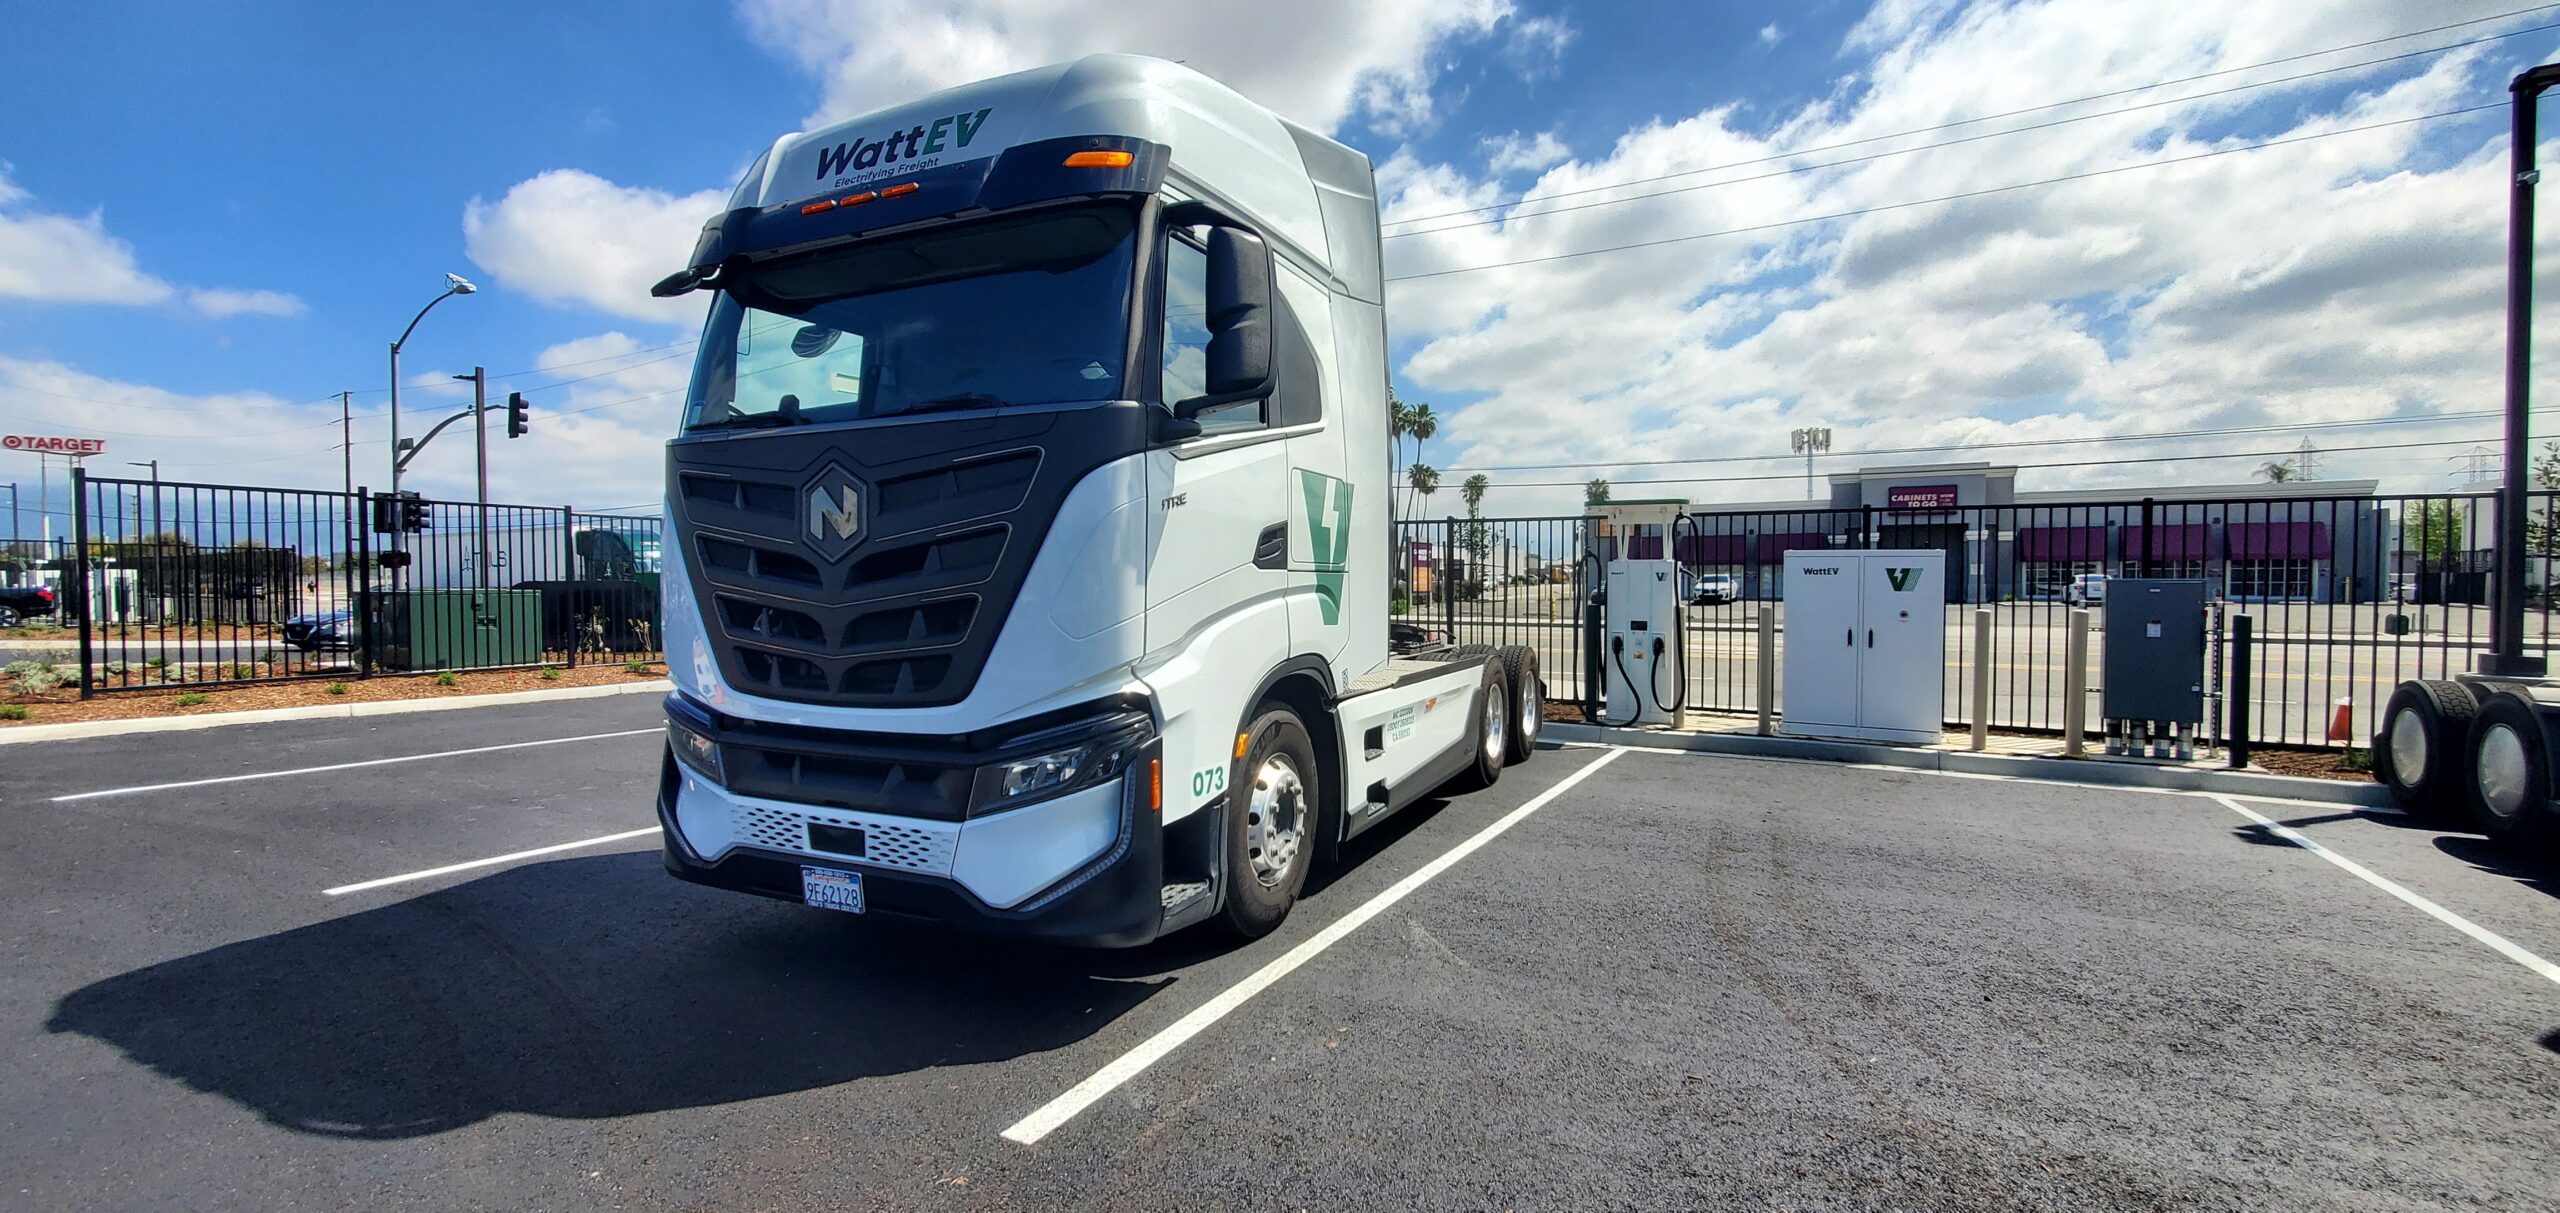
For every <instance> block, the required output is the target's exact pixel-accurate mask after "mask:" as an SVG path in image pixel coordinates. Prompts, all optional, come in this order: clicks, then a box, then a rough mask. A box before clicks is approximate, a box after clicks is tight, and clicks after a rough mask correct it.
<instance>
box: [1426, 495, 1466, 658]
mask: <svg viewBox="0 0 2560 1213" xmlns="http://www.w3.org/2000/svg"><path fill="white" fill-rule="evenodd" d="M1457 551H1458V520H1457V519H1455V518H1449V519H1444V520H1443V521H1442V522H1441V524H1440V569H1439V573H1438V575H1436V576H1434V577H1433V578H1432V579H1431V588H1432V589H1435V590H1438V591H1439V592H1440V626H1441V629H1442V630H1441V635H1444V636H1446V637H1448V638H1449V643H1451V644H1456V643H1458V579H1457V578H1455V577H1451V576H1450V575H1449V570H1450V569H1452V568H1462V567H1464V566H1462V565H1460V564H1458V560H1457ZM1469 571H1473V570H1469Z"/></svg>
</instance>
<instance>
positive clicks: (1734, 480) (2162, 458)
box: [1493, 438, 2495, 489]
mask: <svg viewBox="0 0 2560 1213" xmlns="http://www.w3.org/2000/svg"><path fill="white" fill-rule="evenodd" d="M2481 441H2484V440H2483V439H2479V438H2448V439H2444V440H2441V441H2431V442H2387V443H2382V444H2379V445H2375V446H2336V447H2330V448H2329V449H2328V451H2327V452H2325V453H2327V454H2332V455H2334V454H2338V453H2339V452H2342V451H2405V450H2409V449H2412V448H2415V447H2422V446H2426V447H2434V446H2469V445H2472V444H2475V443H2478V442H2481ZM2486 441H2495V439H2488V440H2486ZM2290 454H2293V452H2292V451H2290V450H2279V451H2223V452H2220V453H2218V454H2211V455H2136V456H2132V457H2129V458H2125V459H2065V460H2058V461H2054V462H2049V463H2021V464H2016V465H2014V466H2015V468H2016V469H2017V470H2018V471H2022V472H2023V471H2028V470H2031V469H2043V468H2094V467H2115V466H2119V465H2123V464H2134V463H2169V462H2174V461H2181V460H2188V461H2203V460H2213V459H2263V458H2266V457H2267V456H2270V455H2290ZM1802 475H1803V473H1801V472H1778V473H1774V474H1771V475H1766V476H1655V477H1642V478H1635V479H1620V478H1619V477H1616V476H1606V477H1601V479H1605V480H1607V481H1608V482H1609V483H1610V484H1611V485H1613V486H1614V485H1621V484H1739V483H1742V482H1745V481H1755V480H1790V481H1791V480H1796V479H1799V478H1801V477H1802ZM1588 482H1589V481H1588V478H1586V479H1584V480H1506V481H1496V482H1494V486H1493V487H1495V488H1498V489H1578V488H1581V487H1583V485H1585V484H1586V483H1588Z"/></svg>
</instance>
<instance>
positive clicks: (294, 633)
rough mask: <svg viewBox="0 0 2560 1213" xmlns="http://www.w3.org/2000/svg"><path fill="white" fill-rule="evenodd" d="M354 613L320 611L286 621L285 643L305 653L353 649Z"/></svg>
mask: <svg viewBox="0 0 2560 1213" xmlns="http://www.w3.org/2000/svg"><path fill="white" fill-rule="evenodd" d="M354 618H355V613H354V612H352V611H319V612H315V613H313V614H309V615H296V616H294V617H293V618H291V619H288V620H285V621H284V642H285V643H286V644H289V645H292V646H293V647H295V648H297V649H300V650H302V651H303V652H305V653H317V652H319V651H321V650H323V649H346V648H352V647H354V646H353V638H354V635H355V628H354V627H353V626H352V622H351V621H353V620H354Z"/></svg>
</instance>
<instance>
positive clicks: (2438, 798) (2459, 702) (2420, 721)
mask: <svg viewBox="0 0 2560 1213" xmlns="http://www.w3.org/2000/svg"><path fill="white" fill-rule="evenodd" d="M2479 710H2480V705H2479V701H2478V700H2476V699H2474V698H2473V697H2472V694H2471V688H2469V687H2467V686H2464V685H2462V684H2461V683H2459V682H2453V681H2449V680H2445V679H2422V680H2417V681H2412V682H2404V683H2401V684H2400V686H2399V689H2397V690H2394V691H2393V692H2392V693H2391V699H2390V701H2389V702H2388V703H2386V704H2384V705H2383V709H2382V731H2381V732H2380V734H2379V735H2377V736H2376V737H2375V738H2374V747H2373V775H2374V778H2375V779H2378V780H2380V781H2381V782H2382V784H2383V785H2384V786H2385V787H2388V788H2390V789H2391V795H2392V798H2393V799H2395V800H2397V801H2399V802H2400V807H2401V808H2404V809H2407V810H2408V811H2409V813H2410V814H2411V815H2412V816H2416V817H2421V818H2425V819H2427V820H2430V821H2440V820H2448V819H2459V818H2461V817H2464V816H2466V815H2468V814H2469V813H2470V811H2471V803H2470V801H2471V790H2470V787H2469V774H2470V772H2469V770H2468V769H2467V767H2466V765H2465V764H2466V763H2467V762H2469V761H2470V759H2471V728H2472V717H2474V716H2475V715H2477V714H2478V713H2479Z"/></svg>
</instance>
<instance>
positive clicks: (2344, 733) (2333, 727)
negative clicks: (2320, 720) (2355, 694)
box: [2329, 695, 2355, 741]
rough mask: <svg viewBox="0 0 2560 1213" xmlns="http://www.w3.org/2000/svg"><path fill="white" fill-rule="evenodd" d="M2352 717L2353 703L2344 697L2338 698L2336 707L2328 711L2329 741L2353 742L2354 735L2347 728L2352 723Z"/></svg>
mask: <svg viewBox="0 0 2560 1213" xmlns="http://www.w3.org/2000/svg"><path fill="white" fill-rule="evenodd" d="M2354 716H2355V706H2354V701H2352V700H2350V699H2348V698H2347V697H2346V696H2344V695H2341V696H2339V697H2338V705H2337V706H2336V707H2333V708H2331V709H2329V740H2331V741H2352V740H2354V738H2355V734H2354V733H2353V732H2352V731H2350V729H2349V728H2348V726H2349V725H2350V724H2351V723H2353V719H2354Z"/></svg>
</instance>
